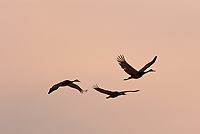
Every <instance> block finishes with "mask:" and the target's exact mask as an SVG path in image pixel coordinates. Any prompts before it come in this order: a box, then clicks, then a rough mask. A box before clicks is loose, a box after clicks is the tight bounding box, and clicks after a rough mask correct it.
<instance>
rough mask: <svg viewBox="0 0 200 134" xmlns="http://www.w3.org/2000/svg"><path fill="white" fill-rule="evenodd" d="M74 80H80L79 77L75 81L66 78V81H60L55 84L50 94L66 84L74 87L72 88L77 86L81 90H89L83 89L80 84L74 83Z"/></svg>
mask: <svg viewBox="0 0 200 134" xmlns="http://www.w3.org/2000/svg"><path fill="white" fill-rule="evenodd" d="M73 82H80V81H79V80H78V79H76V80H74V81H70V80H65V81H62V82H60V83H57V84H55V85H53V86H52V87H51V88H50V90H49V92H48V94H50V93H51V92H53V91H55V90H57V89H58V88H59V87H64V86H69V87H72V88H75V89H77V90H78V91H79V92H81V93H83V92H87V90H83V89H81V88H80V87H79V86H78V85H76V84H74V83H73Z"/></svg>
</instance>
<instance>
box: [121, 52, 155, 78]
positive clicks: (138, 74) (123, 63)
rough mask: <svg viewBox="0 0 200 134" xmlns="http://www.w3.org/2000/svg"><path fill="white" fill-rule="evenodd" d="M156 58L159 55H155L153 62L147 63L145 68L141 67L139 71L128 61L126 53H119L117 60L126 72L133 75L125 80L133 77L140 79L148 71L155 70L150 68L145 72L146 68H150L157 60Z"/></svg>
mask: <svg viewBox="0 0 200 134" xmlns="http://www.w3.org/2000/svg"><path fill="white" fill-rule="evenodd" d="M156 59H157V56H155V57H154V59H153V60H152V61H151V62H149V63H147V64H146V65H145V66H144V67H143V68H141V69H140V70H139V71H137V70H135V69H134V68H133V67H132V66H130V65H129V64H128V63H127V62H126V60H125V58H124V55H119V56H118V57H117V61H118V63H119V65H120V66H121V67H122V68H123V69H124V71H125V72H126V73H128V74H129V75H131V76H130V77H128V78H127V79H124V80H129V79H132V78H134V79H138V78H140V77H142V76H143V75H144V74H146V73H148V72H155V70H153V69H150V70H148V71H146V72H145V70H146V69H147V68H149V67H150V66H151V65H152V64H153V63H154V62H155V61H156Z"/></svg>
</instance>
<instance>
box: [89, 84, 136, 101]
mask: <svg viewBox="0 0 200 134" xmlns="http://www.w3.org/2000/svg"><path fill="white" fill-rule="evenodd" d="M93 88H94V89H95V90H96V91H98V92H100V93H103V94H107V95H109V96H108V97H106V99H109V98H115V97H117V96H119V95H126V93H127V92H138V91H140V90H134V91H132V90H130V91H121V92H118V91H114V92H113V91H108V90H105V89H102V88H99V87H98V85H97V84H95V85H94V86H93Z"/></svg>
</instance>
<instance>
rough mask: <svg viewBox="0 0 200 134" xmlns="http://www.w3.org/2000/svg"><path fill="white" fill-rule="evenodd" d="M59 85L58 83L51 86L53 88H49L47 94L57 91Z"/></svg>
mask: <svg viewBox="0 0 200 134" xmlns="http://www.w3.org/2000/svg"><path fill="white" fill-rule="evenodd" d="M60 85H61V83H58V84H55V85H53V86H52V87H51V88H50V90H49V92H48V94H50V93H51V92H53V91H55V90H57V89H58V88H59V87H60Z"/></svg>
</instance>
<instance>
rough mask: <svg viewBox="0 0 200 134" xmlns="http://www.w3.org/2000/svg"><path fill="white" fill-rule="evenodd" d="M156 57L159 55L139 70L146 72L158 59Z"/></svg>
mask: <svg viewBox="0 0 200 134" xmlns="http://www.w3.org/2000/svg"><path fill="white" fill-rule="evenodd" d="M156 59H157V56H155V57H154V59H153V60H152V61H151V62H149V63H147V64H146V65H145V66H144V67H143V68H141V69H140V70H139V72H144V71H145V70H146V69H147V68H149V67H150V66H151V65H152V64H153V63H154V62H155V61H156Z"/></svg>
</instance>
